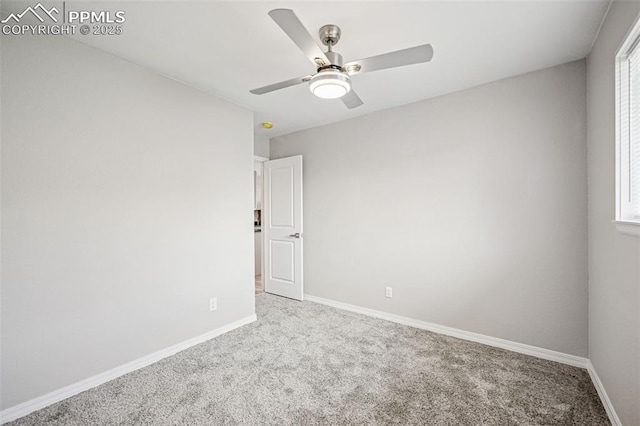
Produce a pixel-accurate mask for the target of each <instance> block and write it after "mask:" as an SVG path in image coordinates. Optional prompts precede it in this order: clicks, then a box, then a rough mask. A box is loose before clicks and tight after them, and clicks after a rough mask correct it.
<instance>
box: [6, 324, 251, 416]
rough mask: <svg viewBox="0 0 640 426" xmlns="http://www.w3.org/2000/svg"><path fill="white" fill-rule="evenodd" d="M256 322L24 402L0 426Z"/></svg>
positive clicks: (8, 411)
mask: <svg viewBox="0 0 640 426" xmlns="http://www.w3.org/2000/svg"><path fill="white" fill-rule="evenodd" d="M257 319H258V318H257V316H256V315H255V314H253V315H251V316H248V317H246V318H243V319H241V320H238V321H235V322H232V323H231V324H227V325H225V326H223V327H220V328H217V329H215V330H212V331H209V332H208V333H204V334H202V335H200V336H197V337H194V338H192V339H189V340H185V341H184V342H181V343H177V344H175V345H173V346H169V347H168V348H165V349H162V350H159V351H157V352H154V353H151V354H149V355H147V356H144V357H142V358H138V359H136V360H134V361H131V362H128V363H126V364H124V365H121V366H119V367H115V368H112V369H111V370H107V371H105V372H103V373H100V374H97V375H95V376H93V377H89V378H88V379H85V380H81V381H79V382H76V383H74V384H72V385H69V386H65V387H63V388H61V389H58V390H55V391H53V392H49V393H48V394H46V395H42V396H39V397H37V398H34V399H32V400H30V401H27V402H23V403H22V404H18V405H15V406H13V407H10V408H7V409H6V410H3V411H2V412H0V424H4V423H7V422H10V421H12V420H16V419H18V418H20V417H24V416H26V415H27V414H30V413H32V412H34V411H37V410H40V409H42V408H44V407H47V406H49V405H51V404H54V403H56V402H59V401H62V400H63V399H66V398H69V397H71V396H74V395H77V394H79V393H80V392H84V391H86V390H88V389H91V388H94V387H96V386H99V385H101V384H103V383H106V382H108V381H110V380H113V379H115V378H118V377H120V376H123V375H125V374H127V373H130V372H132V371H135V370H138V369H140V368H143V367H146V366H148V365H151V364H153V363H155V362H158V361H160V360H161V359H163V358H167V357H169V356H171V355H175V354H176V353H178V352H180V351H183V350H185V349H188V348H190V347H192V346H195V345H198V344H200V343H203V342H206V341H207V340H210V339H213V338H214V337H218V336H220V335H222V334H225V333H228V332H229V331H231V330H234V329H236V328H239V327H242V326H243V325H246V324H249V323H252V322H254V321H256V320H257Z"/></svg>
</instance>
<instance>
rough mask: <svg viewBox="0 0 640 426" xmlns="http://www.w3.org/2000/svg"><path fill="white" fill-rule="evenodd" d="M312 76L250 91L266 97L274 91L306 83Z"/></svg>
mask: <svg viewBox="0 0 640 426" xmlns="http://www.w3.org/2000/svg"><path fill="white" fill-rule="evenodd" d="M311 77H312V76H310V75H305V76H304V77H296V78H292V79H291V80H285V81H281V82H279V83H273V84H270V85H268V86H264V87H258V88H257V89H253V90H249V92H251V93H253V94H254V95H264V94H265V93H269V92H273V91H274V90H280V89H284V88H285V87H290V86H295V85H296V84H300V83H306V82H307V81H309V80H310V79H311Z"/></svg>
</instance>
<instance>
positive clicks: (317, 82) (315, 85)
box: [309, 69, 351, 99]
mask: <svg viewBox="0 0 640 426" xmlns="http://www.w3.org/2000/svg"><path fill="white" fill-rule="evenodd" d="M309 90H310V91H311V93H313V94H314V95H316V96H317V97H319V98H322V99H338V98H341V97H343V96H344V95H346V94H347V93H349V91H350V90H351V79H350V78H349V76H348V75H347V74H345V73H343V72H342V71H338V70H334V69H328V70H323V71H320V72H319V73H318V74H316V75H314V76H313V77H311V80H309Z"/></svg>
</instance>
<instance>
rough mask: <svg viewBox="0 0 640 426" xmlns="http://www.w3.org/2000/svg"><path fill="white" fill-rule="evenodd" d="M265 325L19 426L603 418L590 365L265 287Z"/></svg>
mask: <svg viewBox="0 0 640 426" xmlns="http://www.w3.org/2000/svg"><path fill="white" fill-rule="evenodd" d="M256 303H257V313H258V321H257V322H254V323H252V324H250V325H247V326H245V327H242V328H240V329H238V330H234V331H232V332H230V333H227V334H225V335H223V336H220V337H218V338H216V339H213V340H211V341H209V342H206V343H203V344H201V345H198V346H195V347H193V348H190V349H188V350H186V351H183V352H181V353H179V354H177V355H175V356H173V357H170V358H167V359H164V360H162V361H160V362H158V363H156V364H153V365H151V366H149V367H146V368H144V369H142V370H138V371H135V372H133V373H130V374H127V375H125V376H123V377H120V378H118V379H116V380H113V381H111V382H109V383H106V384H104V385H102V386H99V387H97V388H94V389H91V390H89V391H86V392H83V393H81V394H79V395H77V396H75V397H72V398H69V399H67V400H65V401H62V402H60V403H57V404H55V405H52V406H50V407H48V408H45V409H43V410H41V411H38V412H36V413H33V414H31V415H29V416H27V417H24V418H22V419H19V420H17V421H15V422H14V423H11V424H13V425H44V424H46V425H236V424H243V425H267V424H271V425H318V424H327V425H346V424H360V425H364V424H366V425H383V424H398V425H409V424H415V425H417V424H419V425H501V426H504V425H605V424H609V422H608V420H607V416H606V413H605V411H604V408H603V407H602V404H601V403H600V401H599V399H598V396H597V394H596V391H595V389H594V387H593V385H592V383H591V381H590V379H589V375H588V374H587V372H586V371H585V370H582V369H579V368H575V367H569V366H566V365H562V364H558V363H554V362H550V361H544V360H541V359H537V358H533V357H529V356H526V355H520V354H517V353H513V352H508V351H505V350H502V349H497V348H493V347H489V346H484V345H480V344H477V343H471V342H466V341H463V340H459V339H455V338H453V337H448V336H443V335H439V334H435V333H431V332H428V331H424V330H419V329H415V328H411V327H407V326H403V325H398V324H394V323H390V322H386V321H383V320H377V319H373V318H369V317H365V316H362V315H359V314H354V313H350V312H345V311H341V310H337V309H334V308H330V307H327V306H323V305H319V304H314V303H310V302H303V303H300V302H295V301H291V300H287V299H283V298H279V297H276V296H272V295H268V294H260V295H258V296H256Z"/></svg>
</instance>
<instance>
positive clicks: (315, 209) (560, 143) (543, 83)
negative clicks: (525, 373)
mask: <svg viewBox="0 0 640 426" xmlns="http://www.w3.org/2000/svg"><path fill="white" fill-rule="evenodd" d="M585 79H586V76H585V62H584V61H578V62H573V63H570V64H565V65H561V66H557V67H554V68H550V69H546V70H542V71H537V72H533V73H530V74H526V75H522V76H518V77H514V78H510V79H507V80H503V81H498V82H495V83H491V84H487V85H483V86H480V87H476V88H473V89H469V90H465V91H462V92H457V93H453V94H450V95H446V96H442V97H438V98H434V99H430V100H426V101H422V102H418V103H415V104H412V105H407V106H402V107H399V108H395V109H391V110H387V111H383V112H379V113H374V114H370V115H366V116H363V117H359V118H355V119H351V120H347V121H343V122H340V123H337V124H332V125H327V126H323V127H319V128H315V129H311V130H306V131H302V132H299V133H295V134H291V135H287V136H283V137H279V138H273V139H272V140H271V158H280V157H286V156H291V155H296V154H302V155H303V156H304V190H305V199H304V221H305V222H304V224H305V230H304V231H305V258H304V262H305V287H306V293H308V294H311V295H315V296H319V297H324V298H329V299H334V300H338V301H341V302H346V303H350V304H354V305H359V306H362V307H366V308H371V309H377V310H381V311H385V312H389V313H393V314H398V315H403V316H406V317H409V318H414V319H418V320H423V321H429V322H433V323H437V324H441V325H446V326H450V327H456V328H459V329H463V330H468V331H472V332H477V333H482V334H486V335H490V336H494V337H498V338H503V339H508V340H511V341H516V342H522V343H526V344H530V345H535V346H538V347H543V348H548V349H552V350H557V351H560V352H564V353H569V354H574V355H578V356H586V355H587V235H586V231H587V212H586V207H587V198H586V195H587V188H586V181H587V179H586V135H585V131H586V124H585V119H586V103H585V102H586V98H585V94H586V93H585V92H586V81H585ZM366 95H367V94H366V93H362V94H361V96H362V98H363V99H364V101H365V102H366ZM335 107H336V108H343V106H342V105H341V104H340V103H339V102H337V101H336V105H335ZM385 286H391V287H393V298H392V299H387V298H385V296H384V294H385V291H384V290H385Z"/></svg>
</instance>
